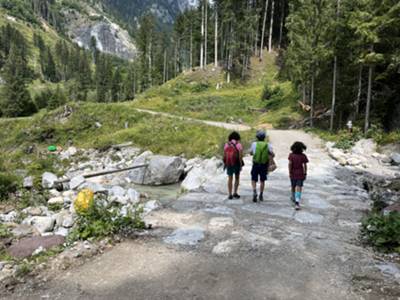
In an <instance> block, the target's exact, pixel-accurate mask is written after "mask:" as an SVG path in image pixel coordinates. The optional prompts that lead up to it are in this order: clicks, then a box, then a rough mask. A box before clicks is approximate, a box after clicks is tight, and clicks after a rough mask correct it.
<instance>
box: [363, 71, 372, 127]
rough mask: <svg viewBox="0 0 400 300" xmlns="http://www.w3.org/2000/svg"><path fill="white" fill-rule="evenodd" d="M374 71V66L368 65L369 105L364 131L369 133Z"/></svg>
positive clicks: (366, 111) (366, 110)
mask: <svg viewBox="0 0 400 300" xmlns="http://www.w3.org/2000/svg"><path fill="white" fill-rule="evenodd" d="M372 73H373V66H372V65H370V66H369V67H368V93H367V107H366V109H365V125H364V133H367V131H368V129H369V115H370V110H371V97H372Z"/></svg>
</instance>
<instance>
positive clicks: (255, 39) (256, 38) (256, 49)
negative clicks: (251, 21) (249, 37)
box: [254, 17, 260, 55]
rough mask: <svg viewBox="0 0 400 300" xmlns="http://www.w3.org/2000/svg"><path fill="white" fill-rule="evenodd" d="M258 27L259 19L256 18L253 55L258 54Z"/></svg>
mask: <svg viewBox="0 0 400 300" xmlns="http://www.w3.org/2000/svg"><path fill="white" fill-rule="evenodd" d="M259 27H260V17H257V25H256V32H255V38H254V55H257V54H258V30H259Z"/></svg>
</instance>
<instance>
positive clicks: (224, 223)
mask: <svg viewBox="0 0 400 300" xmlns="http://www.w3.org/2000/svg"><path fill="white" fill-rule="evenodd" d="M232 226H233V219H232V218H230V217H221V218H212V219H211V220H210V224H209V227H210V228H211V229H213V230H219V229H223V228H225V227H232Z"/></svg>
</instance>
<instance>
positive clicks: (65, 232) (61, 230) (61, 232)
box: [54, 227, 69, 237]
mask: <svg viewBox="0 0 400 300" xmlns="http://www.w3.org/2000/svg"><path fill="white" fill-rule="evenodd" d="M54 234H55V235H61V236H64V237H65V236H67V235H68V234H69V229H68V228H64V227H60V228H58V229H57V230H56V231H54Z"/></svg>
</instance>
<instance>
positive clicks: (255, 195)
mask: <svg viewBox="0 0 400 300" xmlns="http://www.w3.org/2000/svg"><path fill="white" fill-rule="evenodd" d="M253 202H257V194H254V195H253Z"/></svg>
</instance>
